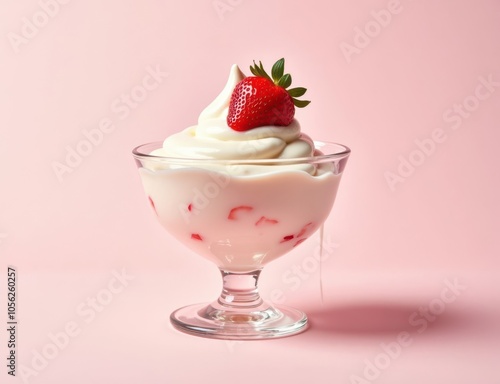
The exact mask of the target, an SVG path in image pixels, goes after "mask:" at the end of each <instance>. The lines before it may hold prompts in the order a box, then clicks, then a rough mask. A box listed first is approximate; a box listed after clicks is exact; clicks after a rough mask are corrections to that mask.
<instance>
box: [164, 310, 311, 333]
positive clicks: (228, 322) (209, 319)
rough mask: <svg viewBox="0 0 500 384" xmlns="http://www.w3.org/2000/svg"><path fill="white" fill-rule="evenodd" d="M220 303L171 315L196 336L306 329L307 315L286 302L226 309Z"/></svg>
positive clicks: (177, 325)
mask: <svg viewBox="0 0 500 384" xmlns="http://www.w3.org/2000/svg"><path fill="white" fill-rule="evenodd" d="M216 307H217V305H215V306H212V305H207V304H195V305H189V306H187V307H183V308H180V309H178V310H176V311H175V312H173V313H172V314H171V315H170V322H171V323H172V325H173V326H174V328H175V329H177V330H179V331H181V332H184V333H188V334H191V335H195V336H201V337H208V338H213V339H226V340H255V339H271V338H277V337H285V336H291V335H295V334H297V333H300V332H303V331H305V330H306V328H307V316H306V315H305V314H304V313H303V312H301V311H298V310H296V309H293V308H289V307H286V306H276V307H274V306H267V308H265V309H261V308H262V307H261V308H258V309H257V308H256V309H254V310H251V309H244V310H243V309H240V310H234V309H232V310H226V309H220V308H216Z"/></svg>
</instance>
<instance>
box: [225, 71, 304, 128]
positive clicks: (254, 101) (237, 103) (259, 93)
mask: <svg viewBox="0 0 500 384" xmlns="http://www.w3.org/2000/svg"><path fill="white" fill-rule="evenodd" d="M294 114H295V107H294V103H293V100H292V97H291V96H290V95H289V94H288V92H287V91H286V90H285V89H284V88H282V87H280V86H278V85H276V84H274V83H273V82H272V81H270V80H269V79H266V78H264V77H259V76H250V77H246V78H245V79H243V80H242V81H240V82H239V83H238V84H237V85H236V87H235V88H234V91H233V94H232V95H231V101H230V103H229V112H228V115H227V124H228V125H229V126H230V127H231V128H232V129H234V130H235V131H247V130H249V129H252V128H256V127H261V126H265V125H279V126H287V125H290V123H291V122H292V120H293V116H294Z"/></svg>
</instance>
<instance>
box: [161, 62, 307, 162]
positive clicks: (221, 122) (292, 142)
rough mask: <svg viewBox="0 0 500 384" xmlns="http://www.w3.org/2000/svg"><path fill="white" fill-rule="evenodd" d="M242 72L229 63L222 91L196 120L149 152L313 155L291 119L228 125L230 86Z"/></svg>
mask: <svg viewBox="0 0 500 384" xmlns="http://www.w3.org/2000/svg"><path fill="white" fill-rule="evenodd" d="M244 78H245V75H244V74H243V73H242V72H241V70H240V69H239V68H238V66H237V65H233V66H232V67H231V71H230V74H229V79H228V81H227V83H226V85H225V87H224V89H223V90H222V92H221V93H220V94H219V95H218V96H217V97H216V98H215V100H214V101H212V103H210V105H208V106H207V107H206V108H205V109H204V110H203V111H202V112H201V113H200V116H199V118H198V124H197V125H194V126H192V127H189V128H186V129H184V130H183V131H181V132H179V133H175V134H173V135H171V136H169V137H168V138H167V139H166V140H165V141H164V143H163V148H161V149H157V150H155V151H154V152H152V153H151V155H156V156H167V157H176V158H190V159H218V160H243V159H244V160H249V159H250V160H253V159H293V158H299V157H309V156H312V155H313V154H314V153H315V151H314V144H313V141H312V140H311V138H309V137H308V136H307V135H305V134H303V133H301V130H300V124H299V122H298V121H297V120H296V119H294V120H293V121H292V123H291V124H290V125H288V126H286V127H282V126H262V127H257V128H253V129H250V130H248V131H244V132H239V131H235V130H233V129H232V128H231V127H229V126H228V125H227V121H226V119H227V114H228V110H229V102H230V100H231V94H232V93H233V90H234V88H235V86H236V84H238V83H239V82H240V81H241V80H243V79H244Z"/></svg>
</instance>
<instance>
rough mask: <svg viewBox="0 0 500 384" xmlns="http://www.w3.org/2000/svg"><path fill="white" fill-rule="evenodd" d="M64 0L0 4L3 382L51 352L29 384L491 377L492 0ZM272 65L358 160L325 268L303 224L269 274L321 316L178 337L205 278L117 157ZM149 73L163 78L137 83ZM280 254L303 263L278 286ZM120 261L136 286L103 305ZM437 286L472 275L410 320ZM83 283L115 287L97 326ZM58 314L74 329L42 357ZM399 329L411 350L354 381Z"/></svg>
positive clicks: (320, 132) (498, 6) (494, 211)
mask: <svg viewBox="0 0 500 384" xmlns="http://www.w3.org/2000/svg"><path fill="white" fill-rule="evenodd" d="M61 3H67V4H60V3H59V2H57V3H56V2H55V0H40V1H33V0H30V1H22V2H13V1H3V2H2V3H1V4H0V32H1V36H2V38H1V39H0V108H1V109H0V132H1V137H0V156H1V161H0V172H1V180H2V188H1V189H0V255H1V257H0V266H1V269H0V313H2V315H0V318H2V319H4V318H5V315H3V314H6V313H7V310H6V300H5V298H6V286H7V283H6V281H5V280H6V279H5V278H6V267H7V265H13V266H15V267H16V268H17V270H18V275H19V285H18V290H19V295H18V319H19V325H18V335H17V336H18V340H19V343H20V344H19V345H18V349H17V353H18V377H16V378H12V377H10V376H8V375H7V372H6V371H7V368H6V367H4V364H2V368H0V382H2V383H4V382H6V383H7V382H22V379H21V377H20V376H19V374H20V372H19V369H20V367H19V365H20V364H22V365H24V366H26V367H30V368H33V357H34V356H35V355H36V353H38V352H40V353H41V352H42V351H45V353H46V354H48V355H50V357H51V359H49V361H48V362H47V364H46V366H43V367H41V368H40V366H39V367H38V368H40V369H39V370H36V372H35V371H32V373H33V372H35V373H36V376H35V375H32V376H29V377H28V378H27V379H26V380H25V382H32V383H40V384H42V383H43V384H45V383H51V384H55V383H68V382H72V383H89V382H96V383H108V382H121V383H127V384H128V383H138V382H145V383H146V382H147V383H184V382H190V383H194V382H202V381H205V382H210V383H212V382H216V378H219V380H220V381H217V382H222V383H226V382H227V383H229V382H233V381H234V380H235V378H238V382H240V383H250V382H255V380H256V378H261V379H262V378H263V377H264V379H262V382H272V380H273V379H276V380H279V381H280V382H284V381H287V382H290V383H301V382H304V381H306V380H308V381H310V382H314V383H353V382H362V383H365V382H370V383H371V382H378V383H384V384H385V383H387V384H392V383H406V384H412V383H422V382H427V383H433V384H434V383H445V382H449V383H451V382H453V383H464V384H465V383H472V382H478V383H479V382H482V383H495V384H496V383H500V373H499V372H500V371H499V370H498V368H497V367H498V363H496V360H495V354H496V357H498V350H499V345H500V331H499V327H498V323H499V321H500V314H499V304H500V293H499V290H498V286H497V284H495V280H496V281H498V268H499V266H500V265H499V264H500V263H499V251H500V249H499V248H500V247H499V243H498V228H500V223H499V219H498V217H500V215H499V213H500V212H499V204H498V202H497V199H498V196H499V195H500V183H499V182H498V181H499V180H498V177H499V176H498V175H499V173H498V170H497V166H498V161H496V160H493V159H495V158H496V155H497V154H498V141H499V139H500V135H499V134H498V127H499V123H500V108H499V107H500V103H499V101H500V50H499V45H498V38H499V36H500V3H499V2H498V1H494V0H477V1H474V2H472V1H465V0H464V1H451V0H448V1H431V0H423V1H411V0H400V1H399V2H398V1H397V0H393V1H389V2H388V1H379V0H377V1H366V2H352V1H347V0H339V1H333V2H332V1H315V2H305V1H304V2H289V1H288V2H287V1H278V0H270V1H265V2H264V1H244V0H220V1H212V0H206V1H194V2H193V1H184V2H181V1H163V2H162V1H156V0H145V1H138V0H136V1H132V0H120V1H118V0H108V1H105V2H103V1H96V0H87V1H78V0H73V1H67V0H66V1H64V2H63V1H62V0H61ZM389 12H392V13H390V16H388V15H389ZM26 20H27V21H26ZM377 20H378V21H377ZM27 23H35V24H36V25H35V26H34V27H33V26H31V27H30V26H29V25H28V24H27ZM381 24H385V25H384V26H382V25H381ZM27 25H28V26H27ZM37 25H38V26H37ZM33 28H34V29H33ZM362 30H366V32H365V33H368V34H369V35H366V34H365V33H363V32H360V31H362ZM23 33H24V34H25V35H24V36H23V35H22V34H23ZM362 33H363V35H364V36H362V35H361V34H362ZM370 35H371V36H370ZM280 57H285V58H286V60H287V62H286V63H287V65H286V69H287V71H289V72H291V73H292V75H293V79H294V84H295V85H297V86H305V87H307V88H308V93H307V95H308V98H309V99H311V100H312V101H313V102H312V103H311V105H310V106H308V107H307V108H306V109H304V110H299V111H298V112H297V117H298V119H299V120H300V121H301V124H302V127H303V129H304V131H305V132H307V133H308V134H310V135H311V136H312V137H314V138H318V139H323V140H329V141H337V142H340V143H343V144H346V145H348V146H349V147H351V149H352V151H353V153H352V156H351V158H350V160H349V163H348V165H347V169H346V173H345V175H344V178H343V180H342V183H341V186H340V191H339V194H338V196H337V201H336V205H335V207H334V211H333V214H332V215H331V218H330V219H329V220H328V222H327V223H326V227H325V238H327V239H329V241H330V242H331V243H333V244H334V246H333V252H332V253H331V254H329V257H328V258H327V259H326V260H325V261H324V262H323V263H322V265H321V270H320V268H319V265H318V264H317V263H314V261H312V260H311V257H312V256H311V255H313V254H314V252H315V250H316V247H317V245H318V242H319V237H318V236H315V237H314V238H312V239H310V240H308V241H307V242H306V243H304V244H303V245H302V246H301V247H298V248H297V250H296V251H294V252H293V253H291V254H289V255H287V256H286V257H283V258H281V259H280V260H277V261H276V262H274V263H272V264H270V265H269V266H268V267H267V268H266V270H265V271H264V273H263V276H262V293H263V295H264V296H267V297H270V296H271V295H275V294H276V292H281V294H282V296H283V299H284V300H285V301H286V303H287V304H289V305H293V306H296V307H300V308H302V309H304V310H307V311H308V314H309V315H310V319H311V323H312V327H311V329H310V330H309V331H308V332H306V333H304V334H302V335H299V336H296V337H293V338H286V339H280V340H272V341H265V342H229V341H218V340H206V339H200V338H194V337H190V336H187V335H184V334H180V333H177V332H175V331H174V330H172V328H171V327H170V325H169V323H168V320H167V319H168V315H169V313H170V312H171V311H172V310H174V309H176V308H177V307H179V306H182V305H185V304H190V303H194V302H201V301H209V300H212V299H214V298H215V297H216V295H217V294H218V291H219V289H220V281H219V280H220V278H219V276H218V272H217V270H216V268H215V267H214V266H213V265H211V264H209V263H207V262H206V261H204V260H203V259H201V258H199V257H197V256H195V255H193V254H192V253H191V252H190V251H188V250H186V249H185V248H183V247H181V246H180V245H178V244H177V243H176V242H175V241H174V240H173V239H172V238H171V237H170V236H169V235H168V234H166V233H164V231H163V230H162V228H161V227H160V226H159V225H158V224H157V223H156V222H155V219H154V216H153V214H152V213H151V210H150V209H149V208H148V206H147V201H146V198H145V196H144V195H143V193H142V187H141V185H140V181H139V178H138V175H137V171H136V169H135V165H134V162H133V160H132V157H131V154H130V151H131V149H132V148H133V147H134V146H136V145H138V144H141V143H144V142H149V141H156V140H162V139H163V138H164V137H166V136H167V135H169V134H171V133H173V132H176V131H179V130H180V129H183V128H184V127H186V126H188V125H191V124H194V123H195V122H196V118H197V116H198V113H199V112H200V111H201V109H202V108H203V107H204V106H205V105H207V103H208V102H210V100H212V99H213V97H214V96H215V95H216V94H217V93H218V92H219V90H220V89H221V88H222V86H223V85H224V83H225V81H226V76H227V73H228V70H229V67H230V65H231V64H233V63H237V64H239V65H240V66H241V68H242V69H243V70H244V71H245V72H246V73H248V66H249V65H250V64H251V62H252V60H253V59H256V60H262V61H263V63H264V64H265V65H266V66H267V67H268V68H269V67H270V66H271V64H272V63H273V62H274V61H275V60H277V59H278V58H280ZM147 68H153V69H154V68H159V70H160V72H164V73H165V74H167V73H168V75H165V74H164V75H161V76H163V77H161V76H160V77H159V81H158V83H157V84H153V85H154V87H155V89H152V90H150V91H147V92H146V93H145V94H141V93H140V89H139V90H137V88H136V87H137V86H140V85H141V84H142V82H143V79H144V77H145V76H146V75H147V73H148V69H147ZM487 81H489V82H490V85H489V86H487V87H486V86H483V85H481V84H482V83H484V82H487ZM134 89H135V90H136V91H135V92H139V93H136V97H139V98H141V101H140V102H137V103H136V104H135V105H134V107H133V108H132V107H124V105H125V104H123V103H122V102H121V101H120V97H121V95H122V94H127V93H130V92H131V91H132V92H134V91H133V90H134ZM120 107H121V109H119V108H120ZM127 108H128V109H127ZM460 108H462V111H461V112H460ZM103 120H104V123H105V122H106V121H111V123H112V124H113V127H114V130H113V131H112V132H108V133H105V134H103V135H102V141H100V142H99V143H98V144H96V145H95V146H93V147H92V148H91V152H92V153H91V154H89V155H88V156H87V157H85V158H83V160H82V161H81V164H79V165H78V166H75V167H74V168H71V173H70V172H67V173H64V174H63V175H61V177H60V178H59V179H60V180H59V179H58V177H57V175H56V173H55V172H54V170H53V164H54V162H59V163H64V162H65V157H66V155H67V151H68V149H67V148H68V147H69V148H72V149H75V148H76V147H77V146H78V145H83V144H81V143H82V140H84V139H85V136H84V134H83V133H82V131H83V130H85V131H91V130H95V129H97V128H98V127H99V124H104V123H103ZM430 140H433V144H431V143H430ZM417 143H420V146H422V145H427V146H426V147H425V149H426V151H427V154H425V153H424V152H422V150H420V152H418V151H419V144H417ZM422 143H424V144H422ZM416 151H417V152H416ZM402 159H403V160H402ZM408 161H411V162H413V164H414V165H415V164H417V163H418V165H417V166H414V167H413V168H414V169H413V170H412V169H408V165H406V166H404V165H400V163H401V162H408ZM405 167H406V168H405ZM398 168H399V170H398ZM398 172H399V173H398ZM405 172H406V173H405ZM388 173H392V177H393V178H394V177H399V179H398V180H399V181H396V182H395V184H393V185H392V188H391V185H390V183H388V181H387V180H386V177H388V176H387V175H388ZM294 266H298V267H300V268H302V270H304V269H305V270H307V271H308V272H307V273H305V272H303V273H302V274H301V275H300V276H301V277H300V279H299V280H298V281H299V283H297V284H296V285H293V286H292V285H291V284H290V282H289V281H288V280H287V279H286V278H285V277H286V276H290V273H293V271H294V270H296V269H294ZM122 270H125V271H126V273H127V274H128V275H130V276H132V277H133V279H131V280H130V281H126V282H125V283H124V284H126V285H123V286H122V287H121V288H123V289H122V290H121V291H120V292H119V293H116V294H113V296H112V297H111V298H109V297H107V296H106V289H107V287H108V283H109V282H110V281H111V280H112V279H114V277H113V274H112V271H115V273H116V272H120V271H122ZM446 281H448V282H454V281H455V282H457V281H458V282H459V283H457V284H459V285H460V284H461V286H463V287H466V288H464V289H463V291H460V292H459V293H460V294H459V295H458V296H457V297H455V299H456V300H453V301H452V302H450V303H448V304H446V308H445V310H444V313H442V314H440V315H439V316H437V318H436V319H435V321H432V322H430V321H429V327H428V328H427V329H426V330H425V331H423V332H422V333H419V332H418V330H419V329H421V328H418V327H416V326H415V325H412V324H411V322H410V321H409V318H410V317H411V316H412V314H413V313H414V312H415V311H419V308H421V307H425V306H427V305H428V304H429V303H434V305H438V304H439V303H438V301H439V300H440V299H439V298H440V297H441V293H442V291H443V289H445V287H446V286H447V285H446V284H447V283H446ZM320 282H322V284H323V291H324V295H323V299H321V295H320V289H319V287H320ZM108 292H109V291H108ZM92 297H100V299H102V300H104V299H109V301H110V302H109V303H108V304H106V305H104V306H102V307H100V308H99V311H97V310H96V311H95V313H94V315H95V317H93V318H92V319H91V320H90V314H89V315H88V317H85V316H83V314H82V312H81V311H80V312H79V310H78V308H80V310H81V309H82V305H83V306H84V308H87V309H88V307H85V303H86V302H87V298H92ZM436 300H437V301H436ZM436 303H437V304H436ZM435 308H438V307H435ZM441 309H442V308H441ZM87 313H89V312H87ZM2 321H3V320H2ZM87 321H88V322H87ZM75 323H76V325H75ZM68 324H69V327H70V328H71V327H72V326H76V329H77V331H79V332H77V331H74V334H75V336H74V337H72V338H71V339H68V340H69V341H68V342H67V343H65V342H64V340H65V337H63V336H61V339H60V340H62V341H61V343H62V344H61V345H63V347H61V348H59V349H58V350H56V351H55V352H54V350H51V349H50V348H51V347H50V345H51V343H52V341H51V338H50V335H58V334H59V335H60V334H61V332H63V331H64V330H65V328H66V327H67V326H68ZM4 326H5V324H2V325H1V327H0V328H1V329H4ZM405 330H406V331H408V332H410V334H411V336H412V341H413V342H412V343H411V345H409V346H406V347H404V348H402V350H401V351H400V353H398V354H397V357H395V358H391V359H390V361H389V362H388V363H387V367H386V368H384V369H382V370H381V373H380V374H379V375H378V376H377V377H376V378H375V377H371V378H370V377H363V375H364V373H363V371H364V369H365V367H366V364H367V361H368V362H373V361H375V360H376V359H377V358H379V363H380V361H382V363H380V364H382V365H383V364H384V362H383V357H380V356H381V354H383V353H384V350H383V349H382V347H381V343H385V344H390V343H391V342H395V341H396V340H397V337H398V335H399V334H400V332H402V331H405ZM1 332H2V335H1V337H0V340H5V339H4V337H7V336H8V335H7V333H6V332H5V331H1ZM70 333H71V332H70ZM76 333H78V335H76ZM66 344H67V345H66ZM0 350H2V361H5V358H6V354H7V348H6V347H5V343H4V342H3V341H2V347H1V348H0ZM51 353H52V355H51ZM380 359H382V360H380ZM42 365H43V364H42ZM353 375H357V376H359V377H363V380H365V381H359V380H360V379H359V380H358V379H354V376H353ZM356 380H358V381H356Z"/></svg>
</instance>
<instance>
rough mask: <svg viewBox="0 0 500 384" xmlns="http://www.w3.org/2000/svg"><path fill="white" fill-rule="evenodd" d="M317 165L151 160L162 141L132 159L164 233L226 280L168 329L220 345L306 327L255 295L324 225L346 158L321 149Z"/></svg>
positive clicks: (300, 317) (294, 313)
mask: <svg viewBox="0 0 500 384" xmlns="http://www.w3.org/2000/svg"><path fill="white" fill-rule="evenodd" d="M315 145H316V149H317V150H316V153H315V156H312V157H307V158H297V159H254V160H253V159H250V160H213V159H186V158H172V157H163V156H155V155H150V153H151V152H152V151H153V150H156V149H159V148H161V147H162V143H161V142H157V143H150V144H144V145H141V146H139V147H136V148H135V149H134V150H133V156H134V158H135V161H136V164H137V166H138V168H139V174H140V176H141V179H142V183H143V187H144V190H145V193H146V196H147V198H148V200H149V203H150V205H151V207H152V208H153V210H154V212H155V214H156V216H157V219H158V220H159V222H160V223H161V225H162V226H163V227H164V228H165V229H166V230H167V231H168V232H169V233H170V234H171V235H173V236H174V237H175V238H176V239H177V240H179V241H180V242H181V243H183V244H184V245H185V246H187V247H188V248H190V249H191V250H193V251H194V252H195V253H197V254H199V255H201V256H203V257H205V258H206V259H208V260H210V261H212V262H214V263H215V264H216V265H217V267H218V268H219V270H220V272H221V274H222V280H223V287H222V292H221V294H220V296H219V298H218V299H217V300H216V301H214V302H212V303H210V304H196V305H190V306H187V307H183V308H180V309H178V310H176V311H174V312H173V313H172V314H171V316H170V321H171V323H172V325H173V326H174V327H175V328H176V329H177V330H179V331H182V332H185V333H189V334H192V335H197V336H203V337H209V338H219V339H236V340H238V339H240V340H248V339H267V338H275V337H283V336H289V335H293V334H296V333H299V332H302V331H304V330H305V329H306V328H307V317H306V315H305V314H304V313H302V312H301V311H299V310H296V309H293V308H289V307H287V306H282V305H272V304H270V303H268V302H266V301H264V300H262V298H261V297H260V295H259V291H258V280H259V275H260V273H261V271H262V269H263V267H264V266H265V265H266V264H267V263H268V262H270V261H272V260H274V259H276V258H277V257H280V256H282V255H284V254H286V253H287V252H289V251H290V250H292V249H294V248H295V247H296V246H298V245H299V244H300V243H302V242H303V241H304V240H306V239H307V238H308V237H310V236H311V235H312V234H313V233H314V232H315V231H316V230H318V229H319V228H320V227H321V225H322V224H323V222H324V221H325V220H326V218H327V217H328V215H329V213H330V211H331V208H332V206H333V203H334V200H335V196H336V193H337V189H338V185H339V182H340V178H341V176H342V173H343V170H344V167H345V165H346V162H347V159H348V157H349V154H350V150H349V148H347V147H345V146H343V145H341V144H335V143H326V142H315Z"/></svg>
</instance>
